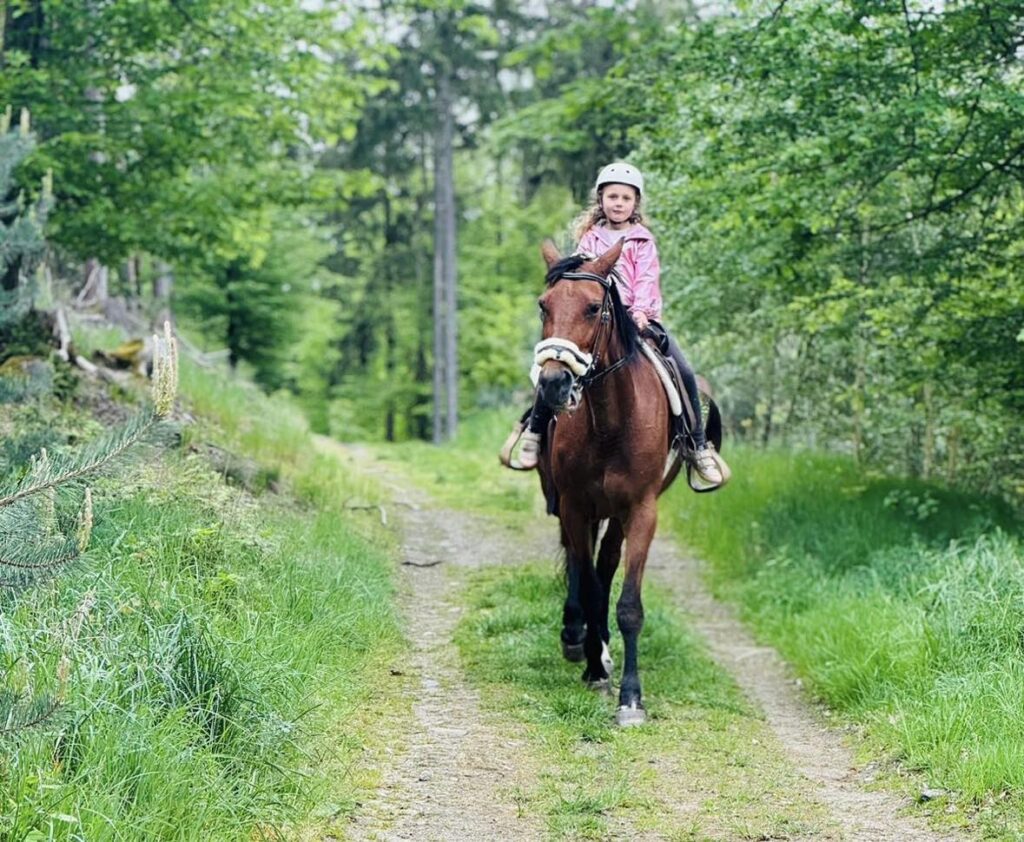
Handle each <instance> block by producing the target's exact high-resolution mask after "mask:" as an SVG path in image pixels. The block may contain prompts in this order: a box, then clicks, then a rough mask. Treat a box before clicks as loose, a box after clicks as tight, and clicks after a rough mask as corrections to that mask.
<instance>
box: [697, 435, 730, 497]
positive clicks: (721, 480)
mask: <svg viewBox="0 0 1024 842" xmlns="http://www.w3.org/2000/svg"><path fill="white" fill-rule="evenodd" d="M693 467H694V469H695V470H696V471H697V476H699V477H700V478H701V479H702V480H703V481H704V482H706V483H707V484H708V485H709V486H715V487H721V486H723V485H725V484H726V483H727V482H728V481H729V478H730V477H731V476H732V471H731V470H730V469H729V466H728V465H727V464H726V463H725V460H724V459H723V458H722V457H721V456H720V455H719V454H718V452H717V451H716V450H715V446H714V445H713V444H711V443H710V442H709V443H708V444H706V445H704V446H703V447H699V448H697V452H696V453H695V454H694V460H693Z"/></svg>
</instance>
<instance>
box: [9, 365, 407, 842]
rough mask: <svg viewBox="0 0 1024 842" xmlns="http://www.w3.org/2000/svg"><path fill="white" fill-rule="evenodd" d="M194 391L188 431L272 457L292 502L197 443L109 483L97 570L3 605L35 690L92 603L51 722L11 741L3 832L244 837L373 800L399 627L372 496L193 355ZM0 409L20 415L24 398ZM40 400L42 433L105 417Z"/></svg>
mask: <svg viewBox="0 0 1024 842" xmlns="http://www.w3.org/2000/svg"><path fill="white" fill-rule="evenodd" d="M182 386H183V396H182V400H183V401H186V402H187V405H188V407H189V410H190V411H191V412H192V413H194V414H196V415H197V416H198V421H197V424H196V425H195V426H194V427H192V428H189V429H187V430H186V435H187V436H204V437H205V436H209V437H211V438H213V439H215V440H217V441H219V442H220V443H222V444H223V445H224V446H225V447H229V448H231V449H234V450H236V451H241V452H244V454H245V455H246V456H248V457H250V458H255V459H257V460H258V461H260V462H261V463H264V464H266V465H268V466H271V467H273V468H275V469H277V470H279V471H280V472H281V474H282V475H283V476H284V477H285V480H286V482H287V485H288V486H289V487H290V488H291V489H293V490H294V491H295V492H296V493H297V494H298V495H299V502H300V503H301V505H298V506H297V505H295V501H294V500H293V499H292V498H291V497H290V496H282V497H277V496H275V495H267V496H266V497H265V498H263V499H261V500H259V501H257V500H255V499H253V498H252V497H250V496H249V495H247V494H245V493H244V492H241V491H238V490H234V489H231V488H229V487H227V486H226V485H225V484H224V483H223V481H222V479H221V478H220V477H219V476H218V475H217V474H216V473H215V472H214V471H212V470H211V469H210V468H209V467H208V466H207V465H206V464H205V463H204V462H203V460H202V458H201V457H200V456H199V455H185V454H184V453H169V452H164V453H162V454H157V455H155V458H153V459H148V460H145V461H140V462H135V463H132V465H131V466H130V468H129V469H128V470H122V471H121V472H119V473H118V475H117V476H116V477H108V478H106V479H101V480H99V481H98V489H97V490H98V491H101V492H102V493H100V494H98V495H97V501H98V502H97V511H96V522H97V523H96V529H95V531H94V535H93V541H92V545H91V548H90V552H89V556H90V564H89V569H88V571H84V570H82V571H78V570H72V571H70V572H69V573H68V574H67V575H65V576H64V577H63V578H62V579H61V584H62V586H61V587H60V588H59V589H58V588H52V587H49V588H48V587H40V588H33V589H29V590H27V591H24V592H22V593H21V594H19V596H18V599H17V600H16V601H13V602H9V603H5V604H4V611H3V614H2V621H0V626H2V632H3V636H4V641H5V645H4V662H3V670H4V673H3V674H4V676H5V678H6V681H5V686H8V687H10V688H11V691H12V693H14V692H18V691H20V690H21V689H22V688H23V687H25V684H24V680H23V676H24V675H25V673H26V665H27V664H32V666H33V670H32V673H31V675H32V678H33V681H37V682H38V683H39V684H40V685H41V684H42V683H43V682H42V679H43V678H45V677H46V676H51V677H52V676H54V675H55V674H56V671H57V667H58V666H59V662H60V659H61V655H62V649H61V646H60V645H54V641H58V642H59V641H60V640H61V639H62V638H61V637H60V636H59V635H57V634H55V630H61V629H64V628H65V623H66V622H67V618H68V617H69V616H74V615H75V613H76V611H77V609H78V607H80V606H81V605H82V604H83V601H84V600H85V598H86V597H87V596H88V595H89V594H90V593H91V594H92V595H93V597H92V598H93V599H94V602H93V603H92V607H91V610H90V612H89V614H88V618H87V620H86V621H85V623H84V629H85V631H84V632H83V638H82V642H81V643H79V644H78V645H77V646H74V647H73V648H72V649H71V652H72V653H73V663H74V674H73V680H71V681H69V682H67V683H66V684H65V685H64V686H63V699H62V708H61V715H60V717H59V718H58V719H56V720H54V721H53V724H54V725H55V726H56V727H51V728H48V729H45V730H38V729H34V730H29V731H27V732H24V733H22V734H20V735H19V736H18V741H17V751H15V752H12V753H11V754H10V755H9V757H8V762H7V763H6V765H5V767H4V772H3V775H2V776H0V817H2V818H0V836H3V837H4V838H10V839H31V838H35V836H37V835H39V834H44V835H45V834H49V835H51V836H53V837H54V838H69V839H70V838H102V837H106V836H109V835H110V834H111V833H113V834H115V835H117V836H118V837H119V838H125V839H139V840H143V839H153V838H168V837H174V838H182V839H191V838H195V837H197V836H200V835H205V836H209V837H210V838H212V839H225V840H228V839H238V838H247V837H249V836H250V835H253V834H271V833H280V832H283V830H282V828H284V827H288V828H290V829H294V828H295V827H296V825H297V824H299V822H300V821H301V820H302V819H303V818H304V817H305V816H306V814H307V812H308V811H309V810H310V809H312V808H313V807H318V806H322V804H323V803H325V802H328V801H329V802H330V803H332V804H334V805H336V807H337V810H338V811H340V815H341V818H340V819H339V821H340V822H344V821H346V818H345V817H346V816H347V815H348V814H349V813H350V812H351V810H353V809H354V808H355V804H356V802H357V801H358V800H359V799H360V798H362V797H363V796H362V795H361V794H360V793H361V787H363V786H365V785H366V782H365V781H364V780H363V773H362V772H360V771H359V767H360V765H361V764H362V763H363V761H364V760H365V755H364V751H365V749H366V746H367V745H369V744H372V743H373V739H374V738H373V735H372V734H371V733H369V728H370V718H369V717H367V716H366V714H365V712H361V713H360V715H359V717H353V713H354V712H359V711H360V710H361V706H362V705H363V704H364V701H365V698H366V697H367V695H368V694H369V693H370V691H371V688H372V686H373V685H374V683H375V682H377V681H379V680H385V679H382V674H383V675H386V668H385V665H386V664H387V663H390V662H391V659H393V657H394V656H395V653H396V652H397V651H398V647H399V643H400V636H399V633H398V628H397V620H396V617H395V614H394V611H393V609H392V607H391V604H392V583H391V575H390V566H389V562H388V558H387V554H386V550H385V547H384V545H382V542H381V540H380V536H377V535H374V536H373V538H372V540H371V539H369V538H368V537H364V535H363V534H360V531H359V530H357V529H356V528H355V526H354V525H353V524H352V523H351V522H349V521H347V520H345V519H343V518H339V517H338V516H337V512H338V511H339V510H340V509H341V508H342V507H343V505H344V502H345V501H346V500H347V499H349V498H350V497H351V496H354V495H358V496H360V497H361V498H362V499H376V495H377V492H375V491H374V489H373V488H372V487H371V486H370V485H369V484H368V483H367V482H366V481H365V480H363V479H361V478H359V477H356V476H353V475H352V473H351V472H350V471H349V470H348V469H347V468H346V467H345V466H343V465H342V464H341V463H340V462H339V461H338V460H337V459H336V458H334V457H327V456H321V455H317V454H316V453H315V451H314V448H313V444H312V442H311V440H310V437H309V433H308V428H307V425H306V424H305V422H304V420H303V419H302V417H301V415H300V414H299V413H298V412H297V411H296V409H295V408H294V407H292V406H290V405H289V404H287V402H285V401H284V400H283V399H275V400H273V401H270V400H268V399H267V398H265V397H264V396H263V395H261V393H260V392H259V390H258V389H256V388H255V387H253V386H252V385H251V384H246V383H245V382H244V381H242V380H240V379H234V380H226V379H225V378H224V377H223V375H219V374H218V375H214V374H211V373H209V372H206V371H202V370H198V369H196V368H194V367H192V366H190V365H186V366H185V367H184V369H183V371H182ZM0 410H3V412H4V413H14V415H6V414H5V415H4V416H2V417H3V418H4V419H5V421H6V420H8V419H10V420H11V421H12V422H13V423H14V424H15V425H16V427H17V429H19V430H23V431H27V430H28V428H29V424H28V418H27V415H28V408H27V407H0ZM44 415H45V417H43V416H42V415H41V417H40V419H39V421H40V426H41V427H45V428H46V429H48V430H54V431H61V430H67V429H72V430H90V429H93V428H95V427H96V426H98V425H96V424H95V422H92V421H90V420H89V419H86V418H83V417H81V416H79V415H77V414H75V413H73V412H66V411H61V412H58V410H56V409H53V410H50V411H48V412H47V413H45V414H44ZM15 416H17V417H15ZM86 641H87V642H86ZM19 682H20V683H19ZM324 688H329V692H326V690H325V689H324ZM33 689H37V690H39V691H42V690H43V689H45V688H44V687H42V686H40V687H38V688H33ZM21 698H22V702H23V703H25V702H27V698H26V697H25V695H24V694H22V696H21ZM32 698H34V699H36V701H37V702H38V701H40V700H41V699H42V695H41V693H37V694H36V695H34V696H33V697H32ZM356 719H358V721H359V724H358V725H357V724H355V720H356ZM338 722H344V723H346V724H345V726H344V727H343V728H342V727H339V726H338V725H337V723H338ZM328 728H330V729H331V734H330V737H329V738H328V737H325V736H324V731H325V730H326V729H328ZM306 768H315V769H317V770H318V773H317V774H315V775H310V774H306V773H305V772H304V771H301V770H303V769H306Z"/></svg>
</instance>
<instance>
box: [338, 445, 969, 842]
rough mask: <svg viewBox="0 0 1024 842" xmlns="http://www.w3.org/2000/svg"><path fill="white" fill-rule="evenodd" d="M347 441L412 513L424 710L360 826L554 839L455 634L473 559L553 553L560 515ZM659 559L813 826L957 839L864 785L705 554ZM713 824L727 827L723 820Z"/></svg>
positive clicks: (621, 825)
mask: <svg viewBox="0 0 1024 842" xmlns="http://www.w3.org/2000/svg"><path fill="white" fill-rule="evenodd" d="M326 446H330V447H332V448H336V447H338V446H337V445H334V444H333V443H329V444H328V445H326ZM342 452H343V453H345V454H347V456H348V458H352V456H353V455H354V456H355V457H356V458H357V461H358V463H359V469H360V470H361V471H365V472H366V473H369V474H373V475H375V477H376V479H377V480H378V481H380V482H381V483H382V484H383V485H384V486H385V487H386V488H387V489H388V490H389V491H390V493H391V494H392V495H393V496H394V499H395V501H396V502H397V504H398V505H397V506H395V505H393V506H391V507H390V508H389V514H391V513H393V514H391V516H392V517H395V518H398V519H400V521H401V528H402V535H403V540H402V549H401V561H402V566H401V571H402V573H401V607H402V611H403V614H404V618H405V626H406V633H407V635H408V637H409V639H410V642H411V644H412V651H411V653H410V658H409V662H408V664H407V665H405V666H404V669H407V670H408V671H409V672H410V674H412V675H414V676H415V680H414V683H413V685H412V687H413V691H412V692H413V693H414V696H415V698H414V700H413V711H414V722H413V724H412V728H411V732H410V733H408V734H407V735H405V738H404V741H405V743H406V746H407V750H405V751H398V752H396V753H395V755H394V757H393V761H392V764H391V767H390V768H389V769H388V770H387V771H386V773H385V778H384V782H383V785H382V786H381V788H380V789H379V791H378V792H377V794H376V797H375V798H374V799H373V801H371V802H370V803H368V804H366V805H364V807H363V809H362V810H361V811H360V813H359V815H358V816H357V819H356V821H355V823H354V825H353V826H352V833H351V835H352V837H353V838H355V839H360V840H366V839H374V840H379V839H389V840H390V839H415V840H492V839H494V840H498V839H500V840H531V839H541V838H543V837H544V836H545V835H546V829H545V827H544V826H543V825H542V823H541V822H539V821H538V819H537V817H535V816H528V815H523V811H521V810H519V809H518V808H517V801H519V800H520V798H521V796H522V794H523V793H529V792H531V791H534V790H535V789H536V787H537V779H538V772H537V770H536V769H535V768H532V766H531V760H530V752H529V751H528V746H527V744H526V743H525V741H524V740H520V739H518V738H516V737H514V736H512V737H510V736H509V734H510V733H514V732H512V731H510V730H509V728H508V723H502V722H500V721H497V720H495V719H493V718H492V717H491V715H490V714H485V713H483V712H482V711H481V707H480V703H479V697H478V695H477V693H476V691H475V690H474V689H473V688H472V687H471V686H470V685H469V684H468V682H467V681H466V679H465V677H464V676H463V674H462V672H461V670H460V667H459V663H458V655H457V652H456V650H455V647H454V645H453V643H452V640H451V637H452V632H453V630H454V627H455V624H456V622H457V621H458V619H459V616H460V608H459V606H458V604H457V603H456V601H455V597H456V596H457V595H458V593H459V592H460V590H461V588H462V586H463V584H464V583H465V580H466V577H467V574H468V573H469V571H471V570H472V569H474V568H478V567H480V566H482V565H494V564H515V563H519V562H520V561H521V560H522V559H523V558H524V557H533V558H544V557H547V558H554V556H555V554H556V552H557V541H556V534H555V530H554V528H553V524H552V522H551V521H548V520H543V521H542V520H540V519H537V518H534V519H529V520H526V521H524V523H523V524H522V525H521V526H522V528H517V529H515V530H512V531H510V530H509V529H508V527H507V526H506V527H504V528H501V527H497V526H496V525H495V524H494V523H493V522H492V521H490V520H489V519H488V518H486V517H484V516H478V515H472V514H469V513H466V512H460V511H452V510H445V509H441V508H439V507H437V506H436V505H435V504H433V503H432V502H431V500H430V498H429V497H428V496H427V495H426V494H425V493H423V492H419V491H416V490H414V489H413V488H412V487H411V485H410V483H409V482H408V481H407V480H406V479H405V478H404V477H402V476H401V475H400V474H398V473H396V471H395V469H394V468H392V467H391V466H389V465H387V464H386V463H382V462H378V461H375V460H374V458H373V456H372V455H371V454H369V453H366V452H359V451H355V452H353V451H350V450H348V449H346V450H344V451H342ZM648 570H649V571H650V574H649V575H650V578H651V580H652V581H654V582H657V583H659V584H660V585H662V586H664V587H666V588H667V589H668V590H670V591H671V592H672V594H673V595H674V598H675V602H676V604H677V605H678V607H680V608H681V609H682V610H683V611H684V612H685V613H686V614H687V615H688V619H689V621H690V623H691V625H692V627H693V628H694V630H695V631H696V632H697V633H698V634H700V635H701V636H702V637H703V638H704V640H705V641H706V643H707V646H708V649H709V651H710V653H711V655H712V657H713V658H714V659H715V660H716V661H717V662H718V663H719V664H720V665H721V666H722V667H723V668H724V669H725V670H726V671H727V672H728V673H729V674H730V675H731V676H732V677H733V679H734V680H735V681H736V683H737V684H738V686H739V687H740V688H741V690H742V691H743V692H744V693H745V694H746V696H747V697H748V698H749V699H750V700H751V702H752V703H753V704H754V705H755V706H756V707H757V708H758V709H760V710H761V711H762V712H763V714H764V717H765V720H766V723H767V725H768V727H769V728H770V729H771V731H772V732H773V733H774V735H775V737H776V738H777V740H778V742H779V745H780V747H781V751H782V755H783V756H784V758H785V760H787V761H788V762H789V763H790V764H791V765H792V767H793V768H794V769H795V770H796V771H797V772H798V773H799V775H800V776H802V777H803V778H804V779H806V781H807V782H808V783H809V788H810V790H811V792H810V795H811V798H812V799H813V801H814V802H816V803H820V804H821V805H822V806H823V807H824V809H825V811H826V812H827V814H828V816H827V818H826V819H825V821H824V822H823V823H822V824H820V825H819V826H818V835H817V836H816V837H815V838H827V839H843V840H851V841H853V842H860V841H861V840H864V842H868V840H870V842H890V841H894V840H910V841H911V842H914V841H915V840H947V839H948V840H955V839H958V838H959V837H956V836H952V835H942V834H937V833H935V832H933V831H930V830H929V829H928V828H926V827H925V826H924V824H923V822H921V821H918V820H916V819H914V818H912V817H908V816H906V815H903V813H904V812H905V808H906V807H907V806H908V805H907V803H906V802H905V800H901V799H900V798H897V797H896V796H894V795H891V794H889V793H884V792H872V791H868V790H866V789H865V786H866V785H867V784H868V783H870V781H869V779H868V776H867V775H866V774H865V773H864V772H862V771H859V770H858V769H857V768H856V766H855V764H854V762H853V759H852V756H851V753H850V752H849V750H848V749H847V748H846V747H845V746H844V744H843V742H842V739H841V737H840V735H839V734H838V733H837V732H836V731H834V730H829V729H828V728H827V727H826V726H825V725H824V724H823V721H822V718H821V716H820V714H819V713H818V712H817V711H816V710H814V709H813V708H812V707H811V706H810V705H809V704H808V703H807V702H806V701H805V700H804V699H803V698H802V696H801V695H800V692H799V690H798V688H797V687H796V685H795V683H794V682H793V681H792V680H791V678H790V677H789V676H788V674H787V672H786V669H785V666H784V664H782V663H781V662H780V660H779V658H778V656H777V655H776V654H775V652H774V650H772V649H770V648H769V647H765V646H759V645H758V644H756V642H755V641H754V640H753V639H752V638H751V636H750V635H749V633H748V632H747V631H746V630H745V629H744V627H743V626H742V624H741V623H740V622H739V621H738V620H737V619H736V617H735V615H734V613H733V611H732V610H731V609H730V608H729V607H728V606H725V605H723V604H721V603H719V602H717V601H716V600H714V599H713V598H712V597H711V595H710V594H709V593H708V591H707V589H706V588H705V587H704V585H703V583H702V581H701V578H700V565H699V562H696V561H695V560H693V559H692V558H689V557H688V556H687V555H686V554H684V553H682V552H681V551H679V550H678V549H677V548H676V547H675V546H674V545H673V544H672V542H671V541H670V540H669V539H667V538H664V537H661V538H658V539H657V540H656V542H655V545H654V547H653V548H652V552H651V556H650V559H649V562H648ZM664 748H665V756H664V757H663V758H662V760H663V761H664V762H659V763H657V765H656V766H655V767H652V769H651V771H652V772H653V773H655V774H656V775H657V777H658V779H659V781H660V784H659V786H658V789H659V790H661V791H663V792H665V793H675V796H674V797H672V798H670V799H669V801H670V802H671V803H666V804H663V805H662V807H661V809H665V810H670V811H672V812H678V810H676V809H675V808H676V807H678V808H680V809H682V808H685V807H686V801H687V799H686V795H685V794H686V792H687V791H688V788H693V787H694V786H695V784H696V785H697V789H696V790H695V792H699V791H701V790H700V787H701V786H702V785H701V784H700V783H699V782H698V781H692V780H690V779H689V776H687V775H686V774H685V773H684V772H679V773H678V774H676V773H674V772H673V769H674V766H673V765H672V763H671V762H670V761H671V760H672V757H673V749H672V747H671V746H666V747H664ZM649 762H650V763H651V764H654V763H655V762H656V761H655V760H654V759H652V760H650V761H649ZM522 800H524V801H526V800H528V799H526V798H523V799H522ZM676 802H678V803H676ZM690 806H694V805H690ZM685 812H686V810H685V809H683V813H684V814H685ZM608 819H609V829H610V830H611V831H612V832H613V834H614V838H623V839H630V838H637V839H640V838H644V839H646V838H651V839H656V838H664V837H662V836H659V835H657V834H655V835H653V836H652V835H651V834H650V833H649V832H638V830H637V828H636V827H633V826H632V825H631V823H630V821H629V820H628V819H625V818H624V817H622V816H619V815H609V816H608ZM679 820H680V821H679V826H680V827H682V826H685V825H686V823H687V821H691V820H690V819H689V818H688V817H687V816H686V815H680V816H679ZM672 824H673V825H675V824H676V822H675V821H673V822H672ZM689 827H690V828H691V830H690V833H691V834H692V833H696V834H697V835H696V836H692V835H691V836H681V837H680V838H705V837H704V836H703V835H701V832H700V830H699V829H697V828H698V827H699V826H698V825H694V824H693V823H692V821H691V823H690V825H689ZM826 828H827V829H826ZM708 830H710V828H709V829H708ZM713 835H714V836H715V838H722V837H721V834H720V833H718V832H716V833H714V834H713ZM797 835H801V834H799V833H798V834H797Z"/></svg>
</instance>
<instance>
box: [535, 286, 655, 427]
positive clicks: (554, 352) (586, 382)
mask: <svg viewBox="0 0 1024 842" xmlns="http://www.w3.org/2000/svg"><path fill="white" fill-rule="evenodd" d="M563 280H564V281H594V282H596V283H599V284H600V285H601V286H602V288H603V289H604V296H603V297H602V299H601V315H600V318H599V319H598V322H597V325H596V326H595V328H594V333H593V336H592V337H591V341H590V347H591V348H593V349H594V350H593V353H592V354H588V353H586V352H585V351H581V350H580V348H579V346H578V345H577V344H576V343H575V342H573V341H572V340H570V339H562V338H560V337H557V336H552V337H550V338H548V339H542V340H541V341H540V342H538V343H537V345H536V347H535V348H534V360H533V362H534V370H535V371H536V370H539V368H540V366H542V365H544V363H546V362H548V361H549V360H555V361H556V362H559V363H561V364H562V365H564V366H565V367H566V368H568V369H569V371H570V372H571V373H572V374H573V375H574V377H575V380H574V382H573V386H572V392H571V397H570V400H569V405H570V408H575V406H577V405H578V404H579V402H580V399H581V397H582V394H583V390H584V389H586V388H587V387H588V386H592V385H593V384H594V383H596V382H597V381H599V380H601V379H602V378H604V377H607V376H608V375H609V374H611V373H612V372H614V371H615V370H616V369H619V368H621V367H622V366H624V365H626V364H627V363H628V362H629V361H630V360H631V359H632V358H633V354H634V352H635V349H633V348H630V350H629V352H628V353H626V354H625V355H624V356H622V357H620V358H619V359H617V360H616V361H615V362H614V363H612V364H611V365H609V366H606V367H605V368H599V365H600V362H601V351H600V349H601V347H602V345H603V346H604V347H607V344H608V337H604V336H603V335H602V334H604V333H605V332H606V331H609V330H611V328H612V287H613V286H614V284H615V281H614V280H613V279H612V278H611V277H607V278H606V277H603V276H601V275H598V274H596V273H594V272H563V273H562V274H561V275H558V276H557V277H555V278H553V279H552V280H551V281H549V283H548V286H554V285H555V284H557V283H558V282H559V281H563Z"/></svg>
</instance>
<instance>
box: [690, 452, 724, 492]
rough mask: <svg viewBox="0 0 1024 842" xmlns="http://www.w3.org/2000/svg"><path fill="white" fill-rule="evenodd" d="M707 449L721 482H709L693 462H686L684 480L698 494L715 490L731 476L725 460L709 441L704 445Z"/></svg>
mask: <svg viewBox="0 0 1024 842" xmlns="http://www.w3.org/2000/svg"><path fill="white" fill-rule="evenodd" d="M705 447H706V448H707V450H708V454H709V455H710V457H711V459H712V460H713V461H714V463H715V465H717V466H718V471H719V473H721V475H722V481H721V482H709V481H708V480H706V479H705V478H704V477H703V476H701V474H700V472H699V471H698V470H697V468H696V466H695V465H694V463H693V462H687V465H686V481H687V483H688V484H689V486H690V488H691V489H693V490H694V491H696V492H697V493H698V494H705V493H707V492H709V491H717V490H718V489H719V488H721V487H722V486H723V485H725V484H726V483H727V482H728V481H729V480H730V479H731V477H732V470H731V469H730V468H729V466H728V465H727V464H726V463H725V460H724V459H723V458H722V457H721V456H720V455H719V453H718V451H717V450H715V446H714V444H712V443H711V442H710V441H709V442H708V443H707V444H706V445H705Z"/></svg>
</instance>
